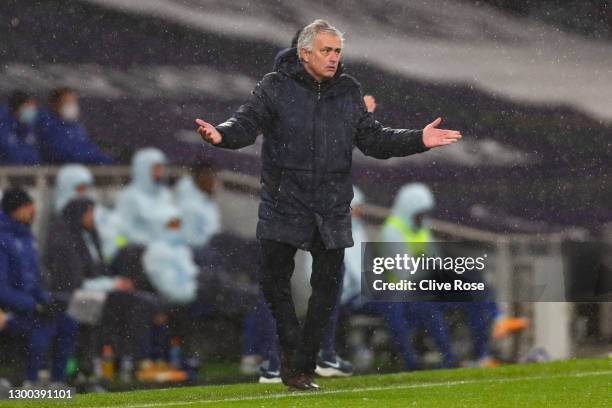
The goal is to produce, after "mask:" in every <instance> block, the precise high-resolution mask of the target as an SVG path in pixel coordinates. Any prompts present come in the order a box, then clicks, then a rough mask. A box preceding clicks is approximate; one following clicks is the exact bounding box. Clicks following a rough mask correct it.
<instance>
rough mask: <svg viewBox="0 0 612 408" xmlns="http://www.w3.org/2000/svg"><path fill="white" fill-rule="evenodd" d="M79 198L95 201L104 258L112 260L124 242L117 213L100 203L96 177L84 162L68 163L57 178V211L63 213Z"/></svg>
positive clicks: (97, 226) (96, 223)
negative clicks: (68, 205)
mask: <svg viewBox="0 0 612 408" xmlns="http://www.w3.org/2000/svg"><path fill="white" fill-rule="evenodd" d="M77 198H89V199H91V200H92V201H93V202H94V203H95V207H94V223H95V226H96V231H97V234H98V236H99V239H100V245H101V249H102V255H103V257H104V260H107V261H108V260H110V259H112V258H113V257H114V255H115V253H116V252H117V250H118V249H119V248H121V247H122V246H123V245H124V243H123V242H122V239H121V237H120V236H119V226H118V220H117V215H116V214H115V213H114V212H113V211H111V210H109V209H108V208H106V207H104V206H103V205H101V204H98V194H97V191H96V187H95V185H94V178H93V176H92V174H91V172H90V171H89V169H88V168H87V167H85V166H83V165H82V164H67V165H64V166H62V167H61V168H60V170H59V171H58V173H57V178H56V179H55V212H56V213H58V214H61V212H62V210H63V209H64V207H65V206H66V204H67V203H68V202H70V201H72V200H74V199H77Z"/></svg>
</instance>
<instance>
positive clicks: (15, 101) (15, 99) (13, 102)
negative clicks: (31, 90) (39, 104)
mask: <svg viewBox="0 0 612 408" xmlns="http://www.w3.org/2000/svg"><path fill="white" fill-rule="evenodd" d="M30 99H33V97H32V95H30V94H28V93H25V92H23V91H20V90H16V91H13V93H12V94H11V95H10V96H9V98H8V106H9V109H10V111H11V112H12V113H14V112H15V111H16V110H17V109H19V108H20V107H21V105H23V104H24V103H26V102H27V101H29V100H30Z"/></svg>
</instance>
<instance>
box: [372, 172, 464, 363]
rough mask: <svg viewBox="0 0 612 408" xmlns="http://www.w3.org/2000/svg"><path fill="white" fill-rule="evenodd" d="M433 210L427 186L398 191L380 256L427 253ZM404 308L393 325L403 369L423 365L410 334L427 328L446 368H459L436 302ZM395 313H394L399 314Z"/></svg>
mask: <svg viewBox="0 0 612 408" xmlns="http://www.w3.org/2000/svg"><path fill="white" fill-rule="evenodd" d="M433 208H434V197H433V194H432V192H431V190H430V189H429V187H427V186H426V185H425V184H422V183H410V184H406V185H404V186H403V187H402V188H401V189H400V190H399V192H398V194H397V196H396V198H395V201H394V202H393V207H392V208H391V215H390V216H389V217H388V218H387V219H386V220H385V223H384V226H383V229H382V231H381V233H380V239H379V241H380V242H384V244H383V245H381V246H380V251H379V253H380V255H382V256H385V257H395V256H396V255H397V254H408V255H409V256H420V255H421V254H423V253H424V254H427V253H428V251H429V250H430V247H431V245H429V243H430V242H431V241H432V237H431V232H430V229H429V225H430V220H429V213H431V211H432V210H433ZM395 275H396V276H395V278H397V279H410V278H411V275H410V272H406V275H405V276H404V275H402V276H398V275H397V273H395ZM414 276H418V278H419V279H425V278H426V277H425V276H424V275H423V273H422V272H421V271H419V272H417V273H416V275H412V277H414ZM404 306H405V307H404V308H402V309H398V310H399V313H400V316H396V317H395V320H398V319H401V320H404V323H403V324H396V325H394V331H395V332H394V338H395V342H396V344H397V345H398V346H399V348H400V350H401V352H402V354H403V356H404V366H405V368H406V369H408V370H413V369H415V368H418V367H419V365H420V363H419V362H418V359H417V358H416V354H415V353H414V351H413V349H412V346H411V344H410V332H411V331H412V329H413V328H415V327H419V326H425V329H426V331H427V333H428V334H429V335H431V336H432V337H433V338H434V340H435V342H436V345H437V346H438V348H439V349H440V352H441V354H442V358H443V362H442V365H443V366H444V367H446V368H449V367H454V366H456V365H457V361H456V358H455V355H454V353H453V351H452V346H451V338H450V330H449V328H448V324H447V322H446V320H445V318H444V315H443V313H442V305H441V304H439V303H436V302H426V301H417V299H416V298H415V301H410V302H406V303H404ZM398 310H395V313H396V314H397V313H398Z"/></svg>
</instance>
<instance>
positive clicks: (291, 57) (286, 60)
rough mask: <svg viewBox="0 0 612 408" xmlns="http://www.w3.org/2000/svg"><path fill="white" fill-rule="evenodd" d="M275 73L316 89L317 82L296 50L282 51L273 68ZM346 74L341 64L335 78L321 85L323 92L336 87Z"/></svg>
mask: <svg viewBox="0 0 612 408" xmlns="http://www.w3.org/2000/svg"><path fill="white" fill-rule="evenodd" d="M273 69H274V71H276V72H280V73H282V74H284V75H287V76H289V77H292V78H294V79H296V80H297V81H298V82H300V83H302V84H304V85H306V86H308V87H310V88H313V89H314V88H316V87H317V81H315V79H314V78H313V77H312V76H310V74H309V73H308V72H306V70H305V69H304V64H302V62H301V61H300V59H299V58H298V55H297V49H296V48H287V49H285V50H283V51H281V52H280V53H279V54H278V55H277V56H276V60H275V63H274V67H273ZM343 72H344V65H342V63H340V64H339V65H338V69H337V70H336V74H335V75H334V77H333V78H331V79H329V80H327V81H324V82H322V83H321V90H325V89H327V88H329V87H331V86H332V85H334V84H335V83H336V82H337V81H338V79H339V78H340V76H341V75H342V74H343Z"/></svg>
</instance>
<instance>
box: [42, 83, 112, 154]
mask: <svg viewBox="0 0 612 408" xmlns="http://www.w3.org/2000/svg"><path fill="white" fill-rule="evenodd" d="M49 105H50V107H51V109H50V110H47V111H44V112H42V113H41V115H40V120H39V121H38V133H39V134H40V141H41V142H40V151H41V155H42V159H43V160H44V162H45V163H48V164H62V163H83V164H96V165H103V164H113V159H112V158H111V157H110V156H109V155H107V154H106V153H104V152H103V151H101V150H100V149H99V148H98V147H97V146H96V145H95V144H94V143H93V142H92V141H91V139H90V138H89V135H88V134H87V131H86V130H85V128H84V127H83V126H82V125H81V124H80V123H79V112H80V108H79V96H78V94H77V93H76V91H75V90H73V89H71V88H68V87H61V88H57V89H54V90H53V91H51V93H50V94H49Z"/></svg>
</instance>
